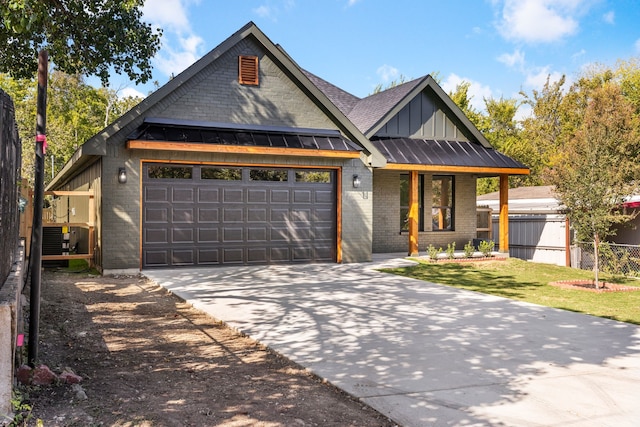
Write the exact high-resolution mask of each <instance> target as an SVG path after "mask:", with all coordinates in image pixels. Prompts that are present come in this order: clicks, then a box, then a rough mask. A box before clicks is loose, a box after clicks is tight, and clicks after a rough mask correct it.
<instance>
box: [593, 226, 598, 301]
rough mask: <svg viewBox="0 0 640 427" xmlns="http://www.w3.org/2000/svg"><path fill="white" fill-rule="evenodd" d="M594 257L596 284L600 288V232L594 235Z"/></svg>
mask: <svg viewBox="0 0 640 427" xmlns="http://www.w3.org/2000/svg"><path fill="white" fill-rule="evenodd" d="M593 259H594V261H595V262H594V266H593V269H594V273H595V281H594V284H595V286H596V289H599V288H600V279H599V276H600V237H599V236H598V233H595V234H594V235H593Z"/></svg>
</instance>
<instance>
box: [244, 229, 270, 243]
mask: <svg viewBox="0 0 640 427" xmlns="http://www.w3.org/2000/svg"><path fill="white" fill-rule="evenodd" d="M266 241H267V227H250V228H247V243H249V244H252V243H264V242H266Z"/></svg>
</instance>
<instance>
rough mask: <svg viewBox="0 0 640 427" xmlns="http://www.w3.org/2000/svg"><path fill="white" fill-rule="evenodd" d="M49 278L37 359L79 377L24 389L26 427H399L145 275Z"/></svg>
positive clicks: (47, 273)
mask: <svg viewBox="0 0 640 427" xmlns="http://www.w3.org/2000/svg"><path fill="white" fill-rule="evenodd" d="M42 277H43V280H42V299H41V320H40V347H39V359H40V362H41V363H43V364H45V365H48V366H49V367H50V368H51V370H53V371H54V372H55V373H57V374H59V373H61V372H62V371H63V370H64V369H65V368H70V369H71V370H73V371H74V372H75V373H77V374H78V375H80V376H81V377H82V378H83V380H82V382H81V383H80V384H79V386H78V385H68V384H56V385H53V386H29V387H26V386H22V387H21V388H20V390H21V392H22V393H23V396H24V403H26V404H28V405H30V406H31V407H32V408H33V409H32V412H31V414H30V415H29V417H30V418H29V419H28V421H27V422H25V423H23V424H24V425H30V426H35V425H44V426H46V427H50V426H393V425H394V423H392V422H391V421H390V420H388V419H387V418H386V417H384V416H382V415H381V414H379V413H377V412H376V411H374V410H372V409H371V408H369V407H368V406H366V405H364V404H362V403H360V402H358V401H357V400H355V399H353V398H351V397H350V396H348V395H346V394H345V393H343V392H341V391H340V390H338V389H336V388H334V387H333V386H331V385H330V384H327V383H323V382H322V381H320V380H319V379H318V378H317V377H314V376H313V375H311V374H310V373H308V372H307V371H305V369H303V368H301V367H300V366H298V365H296V364H294V363H292V362H290V361H289V360H287V359H285V358H283V357H281V356H279V355H278V354H275V353H273V352H271V351H270V350H268V349H267V348H265V347H263V346H261V345H260V344H258V343H256V342H255V341H253V340H251V339H249V338H247V337H244V336H242V335H240V334H238V333H237V332H235V331H233V330H231V329H229V328H228V327H226V326H225V325H224V324H221V323H220V322H219V321H217V320H215V319H213V318H211V317H209V316H207V315H205V314H203V313H202V312H200V311H198V310H195V309H194V308H192V307H191V306H189V305H187V304H185V303H184V302H183V301H181V300H180V299H178V298H177V297H175V296H174V295H171V294H169V293H168V292H166V291H165V290H163V289H161V288H159V287H157V286H155V285H154V284H153V283H150V282H148V281H147V280H146V279H145V278H143V277H131V276H129V277H96V276H89V275H87V274H84V273H83V274H74V273H62V272H54V271H50V270H47V271H45V273H44V274H43V276H42ZM24 415H25V416H26V415H28V414H26V413H25V414H24ZM39 422H41V423H42V424H38V423H39ZM20 425H22V424H20Z"/></svg>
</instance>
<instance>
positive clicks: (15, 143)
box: [0, 90, 22, 287]
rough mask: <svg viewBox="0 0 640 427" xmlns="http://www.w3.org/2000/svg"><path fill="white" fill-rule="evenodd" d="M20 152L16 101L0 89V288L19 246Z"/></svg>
mask: <svg viewBox="0 0 640 427" xmlns="http://www.w3.org/2000/svg"><path fill="white" fill-rule="evenodd" d="M21 152H22V144H21V143H20V138H19V137H18V128H17V126H16V120H15V112H14V109H13V101H12V100H11V97H9V95H8V94H7V93H6V92H4V91H2V90H0V287H2V284H3V283H4V281H5V279H6V278H7V276H8V275H9V272H10V271H11V266H12V264H13V256H14V254H15V251H16V248H17V245H18V236H19V233H18V231H19V229H20V216H19V211H18V197H19V189H18V182H19V181H20V163H21V161H22V154H21Z"/></svg>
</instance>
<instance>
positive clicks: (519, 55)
mask: <svg viewBox="0 0 640 427" xmlns="http://www.w3.org/2000/svg"><path fill="white" fill-rule="evenodd" d="M498 62H502V63H503V64H505V65H506V66H507V67H510V68H518V69H521V68H522V67H523V66H524V53H523V52H521V51H520V49H516V50H515V51H514V52H513V53H512V54H508V53H503V54H502V55H500V56H499V57H498Z"/></svg>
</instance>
